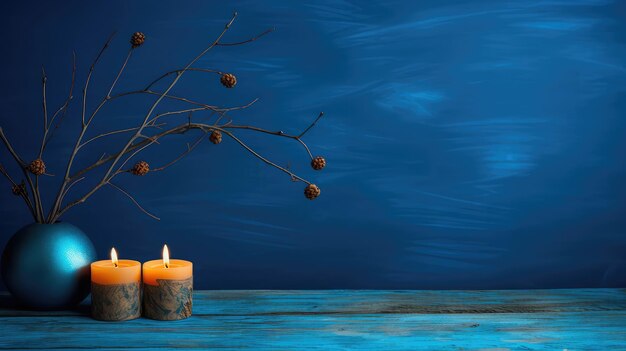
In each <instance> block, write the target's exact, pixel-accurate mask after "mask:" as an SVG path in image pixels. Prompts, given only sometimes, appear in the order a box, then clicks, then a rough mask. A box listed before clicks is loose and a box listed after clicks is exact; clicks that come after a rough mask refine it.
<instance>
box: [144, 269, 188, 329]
mask: <svg viewBox="0 0 626 351" xmlns="http://www.w3.org/2000/svg"><path fill="white" fill-rule="evenodd" d="M157 284H158V285H156V286H155V285H149V284H144V286H143V316H144V317H146V318H150V319H156V320H160V321H173V320H179V319H185V318H189V317H190V316H191V307H192V298H193V277H190V278H187V279H183V280H169V279H157Z"/></svg>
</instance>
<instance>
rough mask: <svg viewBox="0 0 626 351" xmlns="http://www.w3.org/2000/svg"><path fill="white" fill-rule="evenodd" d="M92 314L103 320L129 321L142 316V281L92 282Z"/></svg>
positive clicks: (95, 317)
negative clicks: (122, 282) (105, 283)
mask: <svg viewBox="0 0 626 351" xmlns="http://www.w3.org/2000/svg"><path fill="white" fill-rule="evenodd" d="M91 316H92V317H93V318H94V319H98V320H101V321H127V320H131V319H136V318H139V317H141V285H140V283H127V284H112V285H102V284H97V283H93V282H92V283H91Z"/></svg>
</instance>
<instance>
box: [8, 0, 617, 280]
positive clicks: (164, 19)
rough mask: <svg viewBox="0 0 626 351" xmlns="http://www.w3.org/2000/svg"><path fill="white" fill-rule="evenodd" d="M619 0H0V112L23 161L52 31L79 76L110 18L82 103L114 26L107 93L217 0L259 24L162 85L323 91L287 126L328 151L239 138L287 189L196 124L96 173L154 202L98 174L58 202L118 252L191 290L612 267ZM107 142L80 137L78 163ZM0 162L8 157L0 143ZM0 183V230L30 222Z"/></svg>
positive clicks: (138, 80) (282, 104) (184, 45)
mask: <svg viewBox="0 0 626 351" xmlns="http://www.w3.org/2000/svg"><path fill="white" fill-rule="evenodd" d="M625 4H626V3H625V2H620V1H617V2H611V1H577V2H574V1H531V2H529V1H526V0H522V1H498V0H493V1H471V2H469V1H439V0H437V1H435V0H433V1H408V0H407V1H384V2H374V1H371V2H365V1H339V0H332V1H298V2H293V1H282V2H281V1H237V2H224V1H211V2H209V1H178V2H173V1H171V2H166V1H163V2H155V1H132V2H130V1H106V2H87V1H66V2H44V1H39V2H15V1H14V2H4V3H3V4H2V5H1V8H0V17H1V18H0V23H2V31H0V41H1V42H2V47H3V53H2V55H1V56H0V62H1V67H3V71H2V85H1V86H0V92H1V94H0V106H1V108H2V110H1V111H2V112H1V114H0V118H1V125H2V126H3V127H4V128H5V131H6V132H7V134H8V135H9V137H11V138H12V140H13V141H14V143H15V145H16V147H17V149H18V150H19V151H20V152H21V153H22V154H23V155H24V156H25V158H27V159H31V158H33V157H34V155H35V153H36V148H37V145H38V142H39V138H40V134H41V125H40V123H41V107H40V77H39V75H40V72H39V70H40V65H41V64H45V66H46V69H47V71H48V76H49V88H50V93H49V94H50V97H49V101H50V102H51V106H58V104H60V103H61V101H62V100H63V97H64V94H66V89H67V86H68V84H69V75H70V62H71V53H72V50H73V49H75V50H76V52H77V57H78V62H79V70H80V75H79V77H78V79H79V82H81V83H82V82H83V81H84V79H85V72H86V69H87V67H88V65H89V63H90V61H91V60H92V58H93V57H94V55H95V54H96V52H97V50H98V49H99V47H100V46H101V45H102V43H103V41H104V40H105V38H106V37H107V35H108V34H109V33H110V32H111V31H113V30H117V31H118V37H117V39H116V41H115V42H114V44H113V45H112V47H111V50H110V51H109V52H107V53H106V55H105V57H104V59H103V61H102V64H101V65H100V66H99V67H98V68H97V73H96V74H95V76H94V80H93V86H94V87H95V88H94V89H93V90H92V91H91V94H90V101H89V104H90V106H93V105H94V104H96V103H97V101H98V100H99V99H100V98H101V96H102V94H104V92H105V91H104V89H105V87H106V86H107V85H108V84H109V83H110V82H111V80H112V78H113V75H114V73H115V70H116V68H117V67H118V66H119V64H120V63H121V61H122V59H123V56H124V54H125V52H126V49H127V46H128V37H129V35H130V33H132V32H134V31H143V32H145V33H146V34H147V36H148V40H147V42H146V44H145V45H144V46H143V47H141V48H140V49H139V50H138V51H137V53H136V55H134V57H133V59H132V61H131V63H130V66H129V69H128V72H127V75H125V76H124V77H123V78H122V80H121V82H120V85H119V88H118V91H124V90H130V89H136V88H141V87H143V85H145V83H146V82H149V81H150V80H152V79H154V78H156V77H157V76H158V75H159V74H160V73H162V72H164V71H166V70H169V69H174V68H179V67H180V66H182V65H184V63H186V62H187V61H188V60H189V59H190V58H191V57H193V56H194V55H195V54H196V53H197V52H198V51H199V50H201V49H202V48H203V47H204V46H205V45H206V43H207V42H208V41H209V40H210V39H212V38H214V37H215V36H216V35H217V34H218V33H219V31H220V30H221V28H222V27H223V25H224V23H225V22H226V21H227V20H228V18H229V17H230V14H231V12H232V11H233V10H237V11H239V13H240V16H239V18H238V19H237V21H236V23H235V25H234V27H233V28H232V30H231V31H230V32H229V33H228V34H227V36H226V38H225V40H226V41H237V40H243V39H246V38H247V37H249V36H251V35H254V34H256V33H258V32H260V31H263V30H264V29H266V28H268V27H272V26H275V27H276V31H275V32H274V33H272V34H271V35H269V36H267V37H265V38H264V39H263V40H261V41H257V42H254V43H252V44H250V45H248V46H243V47H230V48H218V49H217V50H215V51H214V52H212V53H210V54H209V55H208V56H207V57H206V58H204V59H202V60H201V62H199V64H198V65H197V66H200V67H207V68H216V69H220V70H224V71H232V72H234V73H235V74H237V76H238V78H239V84H238V85H237V88H236V89H233V90H227V89H224V88H222V87H221V86H220V85H219V83H218V81H217V78H216V77H214V76H206V75H194V76H193V77H192V76H186V77H184V78H183V80H182V81H181V83H180V84H179V86H178V87H177V88H176V91H175V92H176V94H178V95H185V96H189V97H193V98H195V99H199V100H202V101H205V102H208V103H214V104H220V105H223V106H229V105H234V104H241V103H245V102H247V101H249V100H251V99H253V98H255V97H259V98H260V101H259V103H257V105H255V106H254V107H253V108H251V109H249V110H246V111H241V112H238V113H233V114H232V116H233V117H234V118H235V119H236V121H238V122H239V123H242V124H255V125H259V126H263V127H267V128H270V129H283V130H285V131H289V132H297V131H299V130H301V129H302V128H304V127H305V126H306V125H307V124H308V123H309V122H310V121H311V119H313V118H314V117H315V116H316V115H317V113H318V112H319V111H322V110H323V111H325V112H326V114H327V118H325V119H323V120H322V121H321V122H320V124H319V125H318V126H317V127H316V128H315V129H314V130H312V131H311V132H310V134H308V135H307V137H306V140H307V141H308V142H309V143H310V146H311V147H312V148H313V150H314V153H316V154H322V155H324V156H326V158H327V160H328V168H327V169H326V170H325V171H323V172H321V173H317V172H314V171H312V170H311V169H310V168H309V166H308V162H307V158H306V155H305V154H304V153H303V152H302V149H301V148H300V147H299V146H298V145H297V144H294V143H289V142H287V141H285V140H277V139H276V138H273V137H271V136H264V135H257V134H250V133H242V134H241V136H242V137H243V138H245V139H246V140H248V141H249V142H250V143H251V144H252V145H253V146H254V147H256V148H257V149H258V150H259V151H260V152H262V153H263V154H266V155H269V156H271V157H272V158H273V159H274V160H276V161H277V162H279V163H280V164H282V165H286V164H288V163H289V164H290V165H291V167H292V169H294V170H295V171H297V172H299V173H300V174H301V175H303V176H305V177H307V178H310V179H311V180H312V181H314V182H315V183H316V184H319V185H320V187H321V188H322V196H321V197H320V198H319V199H317V200H316V201H313V202H311V201H308V200H306V199H305V198H304V197H303V195H302V189H303V184H302V183H292V182H291V181H290V180H289V178H288V177H287V176H286V175H284V174H282V173H280V172H277V171H276V170H274V169H272V168H270V167H268V166H266V165H264V164H262V163H261V162H260V161H258V160H257V159H254V158H252V157H250V156H249V155H248V154H247V153H246V152H245V151H244V150H242V149H241V148H240V147H238V146H237V145H236V144H235V143H234V142H232V141H231V140H228V139H225V142H223V143H222V144H221V145H219V146H214V145H211V144H210V143H205V144H203V145H201V146H200V147H199V149H198V150H197V152H195V153H194V154H193V155H191V156H190V157H189V158H188V159H185V160H184V161H182V162H180V163H179V164H177V165H176V166H175V167H173V168H171V169H170V170H169V171H168V172H165V173H160V174H152V175H149V176H147V177H143V178H139V177H130V176H125V177H120V179H119V180H118V184H120V185H123V186H124V187H126V188H127V189H130V190H131V191H132V193H133V194H134V195H135V196H136V197H137V198H138V199H139V200H140V201H141V203H142V204H143V205H144V206H145V207H146V208H147V209H149V210H150V211H152V212H154V213H156V214H157V215H159V216H160V217H161V218H162V220H161V221H160V222H157V221H154V220H152V219H150V218H148V217H146V216H144V215H143V214H142V213H141V212H139V211H138V210H136V209H135V208H134V206H133V205H132V203H130V202H129V201H128V199H127V198H125V197H124V195H122V194H120V193H118V192H116V191H114V190H113V189H103V190H102V191H100V192H99V193H97V194H96V195H95V196H94V197H93V198H91V199H90V200H89V201H88V202H87V203H86V204H84V205H83V206H80V207H77V208H76V210H75V211H72V212H71V213H69V214H68V215H67V216H65V218H64V220H65V221H68V222H71V223H74V224H76V225H77V226H79V227H80V228H82V229H83V230H84V231H85V232H87V233H88V234H89V235H90V237H91V238H92V239H93V241H94V242H95V244H96V246H97V249H98V253H99V255H100V256H101V257H102V258H106V257H107V252H108V250H109V248H110V247H111V246H113V245H114V246H116V247H117V248H118V249H119V251H120V254H121V256H122V257H126V258H134V259H138V260H147V259H154V258H157V257H159V255H160V250H161V246H162V244H163V243H164V242H167V243H168V244H169V246H170V248H171V251H172V253H173V255H174V256H175V257H178V258H185V259H189V260H192V261H194V263H195V272H196V274H195V275H196V279H195V280H196V285H197V287H198V288H539V287H580V286H589V287H595V286H624V285H625V284H626V257H625V254H624V253H625V252H626V236H625V235H624V234H625V233H624V231H625V229H626V216H625V214H626V213H625V211H626V185H625V182H624V176H625V175H626V163H625V161H626V159H625V156H624V150H626V145H625V143H626V142H625V138H624V135H625V132H626V120H625V118H626V69H625V62H626V61H625V58H626V44H625V43H626V6H625ZM78 95H80V94H77V96H78ZM150 101H151V100H150V99H148V98H138V97H134V98H129V99H126V100H120V101H118V102H116V103H114V104H112V105H111V106H109V107H107V108H106V109H105V110H104V111H103V112H102V114H101V115H100V116H99V117H98V119H97V122H96V123H95V124H94V130H95V131H106V130H109V129H111V128H114V127H117V126H132V125H133V123H136V121H137V120H138V119H139V118H141V116H142V115H141V113H142V112H143V111H145V108H146V106H147V105H148V104H149V102H150ZM77 102H78V101H75V105H73V107H72V109H71V110H70V115H69V117H68V118H67V120H66V122H65V126H64V127H65V128H64V129H63V130H62V132H61V133H59V134H58V135H57V138H56V139H55V141H54V142H53V143H52V144H51V146H50V149H49V152H47V156H46V161H47V163H48V165H49V169H50V172H51V173H54V174H56V175H57V176H56V177H54V178H48V179H46V181H45V187H46V189H50V190H48V191H47V192H46V194H47V195H48V196H50V195H52V192H53V191H54V187H56V186H57V185H58V181H59V179H60V174H61V173H62V172H63V167H64V165H65V161H64V159H65V157H66V156H67V153H68V152H69V151H70V145H71V144H72V143H73V140H74V139H73V138H74V137H75V136H76V133H77V127H78V123H79V122H78V118H79V111H80V109H79V107H78V106H79V105H78V104H77ZM177 106H178V105H165V106H164V108H166V107H167V108H170V109H171V108H175V107H177ZM95 131H94V133H95ZM190 140H193V136H191V135H188V136H183V137H175V138H172V139H171V140H170V141H169V142H165V143H163V144H162V145H159V146H157V147H154V149H153V150H152V151H151V152H147V153H146V154H145V155H144V157H143V158H145V159H146V160H148V161H150V162H151V163H152V164H153V165H155V166H156V165H159V164H162V163H165V162H166V160H167V159H169V158H170V157H172V156H174V155H175V154H177V153H178V152H180V151H181V150H183V149H184V147H185V146H184V145H185V142H187V141H190ZM122 141H123V140H121V139H117V138H113V139H111V140H110V142H109V143H99V144H98V145H94V146H93V147H92V148H90V149H89V150H88V151H87V152H85V153H84V154H82V156H81V157H80V158H79V160H78V166H80V165H86V164H88V163H90V162H93V161H94V160H95V159H96V158H98V157H99V155H100V153H101V152H103V151H105V150H112V149H113V145H114V144H116V145H119V143H121V142H122ZM0 158H1V160H2V162H4V163H5V164H8V163H9V161H10V160H9V159H8V157H7V154H6V152H5V151H2V153H1V154H0ZM13 170H15V169H13ZM92 179H96V178H92ZM3 182H4V181H3ZM3 186H5V189H6V190H5V191H4V192H3V195H2V196H1V197H0V204H1V210H0V216H1V217H0V218H1V221H0V245H4V243H6V240H8V238H9V237H10V235H11V234H12V233H13V232H14V231H16V230H17V229H18V228H20V227H21V226H23V225H25V224H27V223H29V222H30V221H31V219H30V218H29V217H28V215H27V212H26V210H25V208H24V207H23V204H21V203H19V201H17V200H16V199H15V198H13V197H12V195H11V194H10V192H9V190H8V188H6V186H7V185H6V182H4V185H3ZM83 191H85V188H84V187H77V188H76V191H75V192H73V195H74V196H76V195H78V194H80V193H82V192H83ZM48 200H49V201H50V199H49V197H48Z"/></svg>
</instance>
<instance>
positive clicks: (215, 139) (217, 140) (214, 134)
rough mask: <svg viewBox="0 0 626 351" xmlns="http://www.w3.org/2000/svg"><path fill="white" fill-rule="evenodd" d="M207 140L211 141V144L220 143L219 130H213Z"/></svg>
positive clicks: (220, 134)
mask: <svg viewBox="0 0 626 351" xmlns="http://www.w3.org/2000/svg"><path fill="white" fill-rule="evenodd" d="M209 140H211V142H212V143H213V144H219V143H221V142H222V133H221V132H220V131H219V130H214V131H213V132H211V135H209Z"/></svg>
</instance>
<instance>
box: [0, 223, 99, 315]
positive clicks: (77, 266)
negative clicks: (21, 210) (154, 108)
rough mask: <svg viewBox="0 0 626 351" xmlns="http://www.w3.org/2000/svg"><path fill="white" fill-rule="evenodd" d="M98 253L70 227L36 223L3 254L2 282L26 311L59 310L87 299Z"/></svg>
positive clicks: (16, 238) (25, 229) (12, 238)
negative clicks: (29, 309) (92, 270)
mask: <svg viewBox="0 0 626 351" xmlns="http://www.w3.org/2000/svg"><path fill="white" fill-rule="evenodd" d="M95 260H96V250H95V248H94V246H93V244H92V242H91V240H89V238H88V237H87V235H85V233H83V232H82V231H81V230H80V229H78V228H76V227H75V226H73V225H71V224H69V223H55V224H39V223H34V224H30V225H27V226H26V227H24V228H22V229H20V230H18V231H17V233H15V234H14V235H13V237H11V239H10V240H9V242H8V243H7V245H6V247H5V248H4V252H3V253H2V264H1V266H2V278H3V279H4V283H5V284H6V286H7V288H8V289H9V291H10V292H11V295H13V296H14V297H15V298H16V299H17V300H18V302H20V303H21V304H22V305H23V306H24V307H27V308H36V309H59V308H66V307H71V306H74V305H76V304H78V303H79V302H81V301H82V300H84V299H85V297H87V295H88V294H89V286H90V267H89V265H90V264H91V262H93V261H95Z"/></svg>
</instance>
